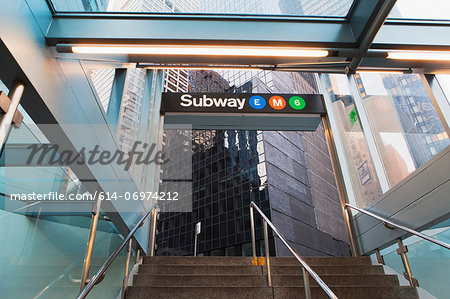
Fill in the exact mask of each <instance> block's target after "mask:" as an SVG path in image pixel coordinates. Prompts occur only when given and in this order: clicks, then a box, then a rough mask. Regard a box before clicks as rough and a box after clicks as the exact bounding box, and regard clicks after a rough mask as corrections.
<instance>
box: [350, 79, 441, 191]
mask: <svg viewBox="0 0 450 299" xmlns="http://www.w3.org/2000/svg"><path fill="white" fill-rule="evenodd" d="M355 79H356V80H357V84H358V88H359V92H360V94H361V98H362V101H363V104H364V107H365V109H366V111H367V115H368V118H369V122H370V125H371V129H372V131H373V133H374V136H375V141H376V143H377V146H378V150H379V152H380V155H381V159H382V161H383V163H384V167H385V170H386V174H387V176H388V179H389V182H390V184H391V186H394V185H395V184H397V183H398V182H400V181H401V180H402V179H404V178H405V177H406V176H407V175H408V174H410V173H411V172H413V171H414V170H415V169H417V168H418V167H420V166H421V165H422V164H424V163H425V162H426V161H428V160H429V159H431V158H432V157H433V156H434V155H436V154H437V153H439V152H440V151H441V150H443V149H444V148H445V147H447V145H448V144H449V143H450V142H449V139H448V136H447V133H446V132H445V130H444V127H443V125H442V123H441V121H440V119H439V117H438V115H437V113H436V111H435V110H434V106H433V104H432V102H431V99H430V98H429V96H428V93H427V91H426V89H425V87H424V86H423V82H422V80H421V78H420V76H419V75H416V74H405V75H397V74H381V73H364V74H357V75H355Z"/></svg>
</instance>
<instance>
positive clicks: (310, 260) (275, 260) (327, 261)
mask: <svg viewBox="0 0 450 299" xmlns="http://www.w3.org/2000/svg"><path fill="white" fill-rule="evenodd" d="M304 260H305V262H306V263H307V264H308V265H310V266H314V265H317V266H320V265H324V266H331V265H367V266H370V265H372V262H371V260H370V257H368V256H363V257H305V258H304ZM270 264H271V265H280V266H281V265H299V264H300V262H299V261H297V259H296V258H294V257H271V258H270Z"/></svg>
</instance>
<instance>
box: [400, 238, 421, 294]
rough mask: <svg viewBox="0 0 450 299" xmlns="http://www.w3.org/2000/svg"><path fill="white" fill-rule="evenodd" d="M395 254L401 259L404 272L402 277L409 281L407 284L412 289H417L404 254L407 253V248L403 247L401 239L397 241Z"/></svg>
mask: <svg viewBox="0 0 450 299" xmlns="http://www.w3.org/2000/svg"><path fill="white" fill-rule="evenodd" d="M397 244H398V248H397V254H398V255H400V257H401V258H402V263H403V267H404V268H405V272H403V276H405V278H406V279H407V280H408V281H409V284H410V285H411V286H412V287H418V286H419V283H418V281H417V279H415V278H414V277H413V275H412V272H411V267H410V266H409V262H408V257H407V256H406V253H407V252H408V248H407V247H406V246H404V245H403V241H402V239H401V238H398V239H397Z"/></svg>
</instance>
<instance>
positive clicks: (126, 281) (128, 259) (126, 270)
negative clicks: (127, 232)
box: [122, 239, 133, 299]
mask: <svg viewBox="0 0 450 299" xmlns="http://www.w3.org/2000/svg"><path fill="white" fill-rule="evenodd" d="M132 245H133V239H130V241H128V254H127V262H126V263H125V277H124V278H123V285H122V299H125V292H126V291H127V287H128V268H129V267H130V259H131V250H132Z"/></svg>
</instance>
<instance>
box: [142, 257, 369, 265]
mask: <svg viewBox="0 0 450 299" xmlns="http://www.w3.org/2000/svg"><path fill="white" fill-rule="evenodd" d="M252 260H253V258H252V257H218V256H205V257H193V256H177V257H175V256H174V257H167V256H144V259H143V263H144V264H152V265H167V264H171V265H192V264H196V265H199V264H200V265H251V264H252ZM304 260H305V261H306V263H307V264H308V265H311V266H312V265H371V264H372V263H371V260H370V258H369V257H365V256H364V257H306V258H304ZM270 262H271V264H272V265H298V264H299V262H298V261H297V259H296V258H294V257H271V258H270Z"/></svg>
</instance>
